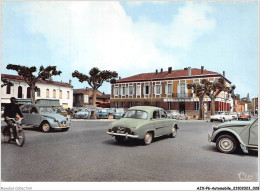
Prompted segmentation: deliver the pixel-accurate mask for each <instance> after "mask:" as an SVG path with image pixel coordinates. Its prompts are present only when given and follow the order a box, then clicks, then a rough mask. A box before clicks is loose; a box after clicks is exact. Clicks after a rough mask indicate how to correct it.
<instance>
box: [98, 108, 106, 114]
mask: <svg viewBox="0 0 260 191" xmlns="http://www.w3.org/2000/svg"><path fill="white" fill-rule="evenodd" d="M98 112H100V113H105V112H107V109H99V110H98Z"/></svg>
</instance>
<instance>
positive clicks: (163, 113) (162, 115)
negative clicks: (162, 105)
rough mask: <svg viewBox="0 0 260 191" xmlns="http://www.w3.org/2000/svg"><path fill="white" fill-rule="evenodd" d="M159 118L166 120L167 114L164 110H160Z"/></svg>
mask: <svg viewBox="0 0 260 191" xmlns="http://www.w3.org/2000/svg"><path fill="white" fill-rule="evenodd" d="M160 113H161V118H167V114H166V112H165V111H164V110H160Z"/></svg>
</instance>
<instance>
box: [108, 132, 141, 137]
mask: <svg viewBox="0 0 260 191" xmlns="http://www.w3.org/2000/svg"><path fill="white" fill-rule="evenodd" d="M107 134H108V135H111V136H122V137H125V138H128V137H129V138H134V139H138V138H139V136H138V135H129V134H128V133H125V134H124V133H114V132H109V131H108V132H107Z"/></svg>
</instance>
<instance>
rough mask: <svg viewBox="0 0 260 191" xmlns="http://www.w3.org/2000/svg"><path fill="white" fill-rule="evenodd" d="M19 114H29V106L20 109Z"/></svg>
mask: <svg viewBox="0 0 260 191" xmlns="http://www.w3.org/2000/svg"><path fill="white" fill-rule="evenodd" d="M21 112H22V113H29V112H30V106H24V107H23V108H22V109H21Z"/></svg>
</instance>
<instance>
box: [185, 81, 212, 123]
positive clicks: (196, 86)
mask: <svg viewBox="0 0 260 191" xmlns="http://www.w3.org/2000/svg"><path fill="white" fill-rule="evenodd" d="M209 87H210V82H209V81H208V80H206V79H203V80H202V81H201V83H192V84H187V88H188V89H192V90H193V93H194V94H195V95H196V96H197V97H198V98H199V119H200V120H203V119H204V107H203V98H204V96H205V95H208V94H209V91H210V88H209Z"/></svg>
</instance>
